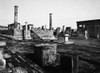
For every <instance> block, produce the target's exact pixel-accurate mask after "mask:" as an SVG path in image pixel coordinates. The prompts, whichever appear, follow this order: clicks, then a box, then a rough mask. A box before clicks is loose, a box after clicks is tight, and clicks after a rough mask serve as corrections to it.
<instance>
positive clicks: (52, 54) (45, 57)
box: [35, 44, 59, 66]
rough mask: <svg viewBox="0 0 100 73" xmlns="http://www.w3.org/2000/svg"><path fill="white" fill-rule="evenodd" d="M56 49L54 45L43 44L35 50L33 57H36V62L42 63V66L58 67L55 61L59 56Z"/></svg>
mask: <svg viewBox="0 0 100 73" xmlns="http://www.w3.org/2000/svg"><path fill="white" fill-rule="evenodd" d="M56 49H57V45H56V44H44V45H41V46H39V47H38V48H37V49H36V50H35V53H36V54H37V55H35V56H37V59H38V60H40V61H42V62H41V64H42V66H49V65H52V66H53V65H58V62H57V60H59V59H58V58H59V56H58V54H57V50H56ZM38 56H39V57H38Z"/></svg>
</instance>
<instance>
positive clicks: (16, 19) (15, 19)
mask: <svg viewBox="0 0 100 73" xmlns="http://www.w3.org/2000/svg"><path fill="white" fill-rule="evenodd" d="M14 25H15V28H17V25H18V6H14Z"/></svg>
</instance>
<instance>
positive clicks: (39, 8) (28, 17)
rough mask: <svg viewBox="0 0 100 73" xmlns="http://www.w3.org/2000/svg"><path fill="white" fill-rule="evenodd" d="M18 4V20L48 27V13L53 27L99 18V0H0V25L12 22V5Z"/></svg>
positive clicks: (73, 25) (74, 26) (74, 24)
mask: <svg viewBox="0 0 100 73" xmlns="http://www.w3.org/2000/svg"><path fill="white" fill-rule="evenodd" d="M15 5H18V6H19V7H18V22H19V23H21V25H24V24H25V22H26V21H27V22H28V23H30V24H34V26H36V27H38V26H42V25H47V27H49V13H53V15H52V19H53V21H52V24H53V27H58V26H59V27H62V25H65V26H71V27H72V28H76V21H84V20H91V19H100V0H0V25H8V24H10V23H13V22H14V6H15Z"/></svg>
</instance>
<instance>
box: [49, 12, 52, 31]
mask: <svg viewBox="0 0 100 73" xmlns="http://www.w3.org/2000/svg"><path fill="white" fill-rule="evenodd" d="M49 17H50V24H49V29H50V30H51V29H52V13H50V14H49Z"/></svg>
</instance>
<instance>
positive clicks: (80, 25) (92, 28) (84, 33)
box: [77, 19, 100, 39]
mask: <svg viewBox="0 0 100 73" xmlns="http://www.w3.org/2000/svg"><path fill="white" fill-rule="evenodd" d="M77 30H78V36H79V37H83V38H84V37H87V38H96V39H99V38H100V19H96V20H87V21H78V22H77Z"/></svg>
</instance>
